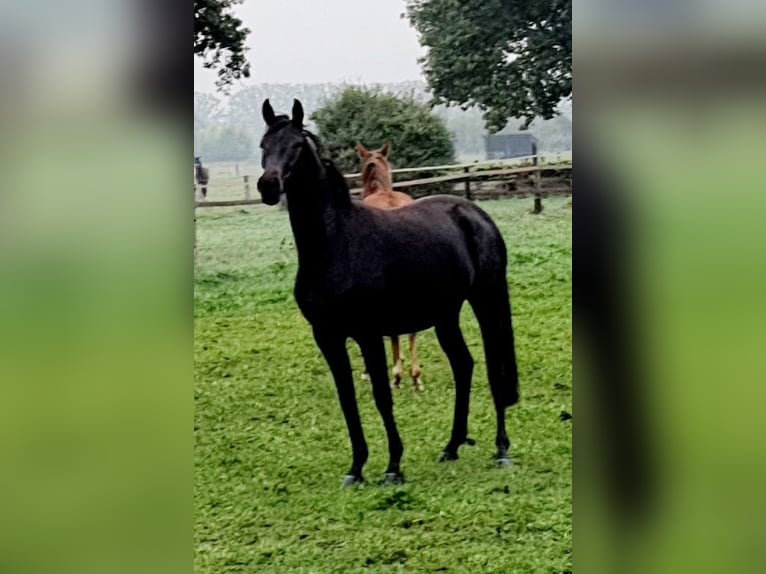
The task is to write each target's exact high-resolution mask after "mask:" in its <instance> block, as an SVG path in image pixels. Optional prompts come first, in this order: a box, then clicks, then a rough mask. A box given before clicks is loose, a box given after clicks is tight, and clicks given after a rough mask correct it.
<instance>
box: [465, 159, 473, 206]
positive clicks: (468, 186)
mask: <svg viewBox="0 0 766 574" xmlns="http://www.w3.org/2000/svg"><path fill="white" fill-rule="evenodd" d="M463 172H464V173H465V174H466V175H467V174H468V166H466V167H464V168H463ZM465 198H466V199H467V200H469V201H471V200H472V199H473V197H471V179H470V176H469V177H468V178H466V180H465Z"/></svg>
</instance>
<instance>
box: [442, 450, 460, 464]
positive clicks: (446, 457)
mask: <svg viewBox="0 0 766 574" xmlns="http://www.w3.org/2000/svg"><path fill="white" fill-rule="evenodd" d="M438 460H439V462H447V461H450V460H457V453H456V452H449V451H446V450H445V451H443V452H442V453H441V454H440V455H439V459H438Z"/></svg>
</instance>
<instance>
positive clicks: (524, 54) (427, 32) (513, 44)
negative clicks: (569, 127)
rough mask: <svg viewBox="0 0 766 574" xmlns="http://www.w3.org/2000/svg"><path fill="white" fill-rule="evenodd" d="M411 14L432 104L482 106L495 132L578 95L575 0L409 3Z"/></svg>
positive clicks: (546, 115) (545, 114)
mask: <svg viewBox="0 0 766 574" xmlns="http://www.w3.org/2000/svg"><path fill="white" fill-rule="evenodd" d="M407 15H408V17H409V20H410V22H411V23H412V25H413V26H414V27H415V29H416V30H417V31H418V33H419V35H420V43H421V44H422V45H423V46H425V47H427V48H428V53H427V54H426V56H424V57H423V58H422V59H421V64H423V67H424V72H425V74H426V78H427V79H428V84H429V87H430V89H431V91H432V93H433V96H434V103H443V104H448V105H449V104H453V105H454V104H458V105H460V106H462V107H464V109H465V108H468V107H471V106H474V105H476V106H478V107H479V108H480V109H481V110H482V111H483V112H484V120H485V123H486V126H487V128H488V129H489V130H490V131H492V132H495V131H497V130H500V129H502V128H503V127H504V126H505V124H506V123H507V121H508V119H509V118H513V117H518V118H524V119H525V124H524V126H523V127H524V128H526V127H528V126H529V124H530V123H531V122H532V120H533V119H534V118H535V117H541V118H543V119H550V118H552V117H554V116H555V115H556V114H557V105H558V104H559V102H560V101H561V100H562V99H563V98H567V97H570V96H571V94H572V0H484V1H482V2H472V1H470V0H407Z"/></svg>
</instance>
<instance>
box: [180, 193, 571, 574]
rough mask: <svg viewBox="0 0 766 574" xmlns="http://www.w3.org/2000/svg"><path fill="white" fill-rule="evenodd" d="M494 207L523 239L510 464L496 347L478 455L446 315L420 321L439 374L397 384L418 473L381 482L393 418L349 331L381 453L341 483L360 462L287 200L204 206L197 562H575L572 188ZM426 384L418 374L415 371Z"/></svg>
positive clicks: (485, 566) (500, 220)
mask: <svg viewBox="0 0 766 574" xmlns="http://www.w3.org/2000/svg"><path fill="white" fill-rule="evenodd" d="M544 203H545V211H544V212H543V213H542V214H541V215H537V216H535V215H531V214H530V213H529V211H530V207H531V201H528V200H500V201H490V202H484V203H482V204H481V206H482V207H483V208H484V209H486V210H487V211H488V212H489V213H490V215H492V216H493V218H494V219H495V221H496V222H497V224H498V226H499V227H500V229H501V231H502V232H503V234H504V236H505V238H506V242H507V245H508V250H509V258H510V263H509V270H508V274H509V280H510V285H511V293H512V305H513V312H514V318H515V328H516V339H517V354H518V361H519V369H520V376H521V383H520V384H521V394H522V398H521V402H520V403H519V404H518V405H517V406H515V407H512V408H511V409H509V411H508V414H509V417H508V420H509V426H508V432H509V435H510V438H511V442H512V446H511V456H512V458H513V460H514V467H513V468H512V469H511V470H506V469H498V468H495V467H494V465H493V460H492V458H493V456H492V455H493V454H494V450H495V447H494V444H493V443H494V433H495V426H494V409H493V407H492V402H491V397H490V393H489V388H488V385H487V382H486V371H485V368H484V362H483V359H484V357H483V349H482V346H481V343H480V337H479V331H478V327H477V324H476V322H475V319H474V317H473V315H472V313H471V312H470V308H469V307H468V306H466V308H465V309H464V311H463V316H462V322H463V326H464V332H465V336H466V341H467V342H468V345H469V347H470V349H471V352H472V354H473V355H474V359H475V360H476V369H475V372H474V384H473V394H472V401H471V415H470V418H469V434H470V436H472V437H473V438H475V439H476V441H477V444H476V446H473V447H470V446H464V447H462V449H461V451H460V456H461V457H460V460H458V461H456V462H452V463H447V464H439V463H437V462H436V458H437V456H438V454H439V452H440V451H441V449H442V447H443V446H444V445H445V444H446V442H447V439H448V438H449V433H450V429H451V421H452V408H453V402H454V389H453V382H452V378H451V373H450V370H449V365H448V363H447V360H446V357H445V356H444V355H443V353H442V352H441V349H440V348H439V346H438V344H437V342H436V337H435V335H434V333H433V330H430V331H427V332H425V333H423V334H422V336H421V337H420V359H421V364H422V368H423V378H424V382H425V385H426V390H425V392H424V393H422V394H417V393H415V392H413V391H412V390H411V389H410V388H409V386H407V387H405V386H404V385H403V388H402V390H400V391H397V392H396V393H395V396H394V401H395V415H396V419H397V423H398V425H399V430H400V433H401V436H402V440H403V441H404V446H405V451H404V458H403V459H402V470H403V472H404V474H405V477H406V479H407V482H406V483H405V484H404V485H402V486H398V487H384V486H379V485H378V484H377V481H378V480H379V479H380V478H381V477H382V473H383V470H384V468H385V465H386V462H387V446H386V440H385V433H384V430H383V425H382V422H381V419H380V417H379V415H378V413H377V411H376V409H375V406H374V403H373V399H372V394H371V391H370V387H369V383H366V382H363V381H360V380H359V374H360V373H361V370H362V361H361V358H360V354H359V351H358V348H357V347H356V346H355V345H354V344H352V343H349V349H350V352H351V358H352V363H353V365H354V368H355V373H354V374H355V378H356V380H357V383H356V385H357V397H358V400H359V407H360V411H361V416H362V421H363V424H364V425H365V433H366V437H367V441H368V443H369V447H370V458H369V461H368V463H367V466H366V467H365V476H366V479H367V483H366V484H365V485H364V486H362V487H359V488H353V489H346V490H344V489H341V487H340V481H341V479H342V477H343V475H344V473H345V471H346V470H347V469H348V466H349V464H350V461H351V450H350V446H349V441H348V436H347V433H346V427H345V424H344V422H343V417H342V414H341V411H340V406H339V404H338V400H337V396H336V393H335V388H334V384H333V382H332V379H331V376H330V374H329V370H328V368H327V366H326V364H325V362H324V360H323V358H322V357H321V355H320V353H319V351H318V349H317V347H316V345H315V344H314V342H313V339H312V337H311V332H310V329H309V326H308V323H307V322H306V321H305V320H304V319H303V317H302V316H301V315H300V312H299V311H298V309H297V307H296V305H295V302H294V300H293V296H292V287H293V279H294V275H295V270H296V257H295V252H294V247H293V244H292V235H291V232H290V227H289V223H288V220H287V214H286V213H285V212H283V211H279V210H278V209H276V208H266V207H260V206H259V207H256V208H252V209H248V210H237V209H232V210H226V211H218V210H204V211H200V212H198V222H197V240H198V245H199V260H198V265H197V271H196V283H195V309H194V317H195V319H194V326H195V394H194V397H195V420H194V433H195V455H194V458H195V505H196V514H195V531H194V542H195V555H194V566H195V572H197V573H206V574H207V573H210V574H213V573H216V574H217V573H221V572H259V573H260V572H274V573H277V572H279V573H282V572H306V573H308V572H317V573H325V572H328V573H331V572H338V573H351V572H363V571H366V572H414V573H419V572H455V573H463V572H465V573H471V574H473V573H484V572H497V573H526V572H533V573H541V574H542V573H545V574H552V573H561V572H564V571H567V570H571V569H572V559H571V548H572V512H571V504H572V488H571V471H572V462H571V459H572V448H571V435H572V426H571V420H570V421H561V420H560V418H559V414H560V413H561V411H570V412H571V406H572V361H571V351H572V323H571V287H572V266H571V237H572V219H571V207H570V205H571V203H570V202H569V200H568V199H564V198H550V199H546V200H545V202H544ZM407 383H408V384H409V381H407Z"/></svg>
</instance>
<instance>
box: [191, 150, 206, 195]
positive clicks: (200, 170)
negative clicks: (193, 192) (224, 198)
mask: <svg viewBox="0 0 766 574" xmlns="http://www.w3.org/2000/svg"><path fill="white" fill-rule="evenodd" d="M209 181H210V171H209V170H208V169H207V168H206V167H203V166H202V162H201V161H200V159H199V158H198V157H195V158H194V184H195V189H196V186H197V185H198V186H200V192H201V193H202V197H203V198H207V184H208V182H209Z"/></svg>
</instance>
